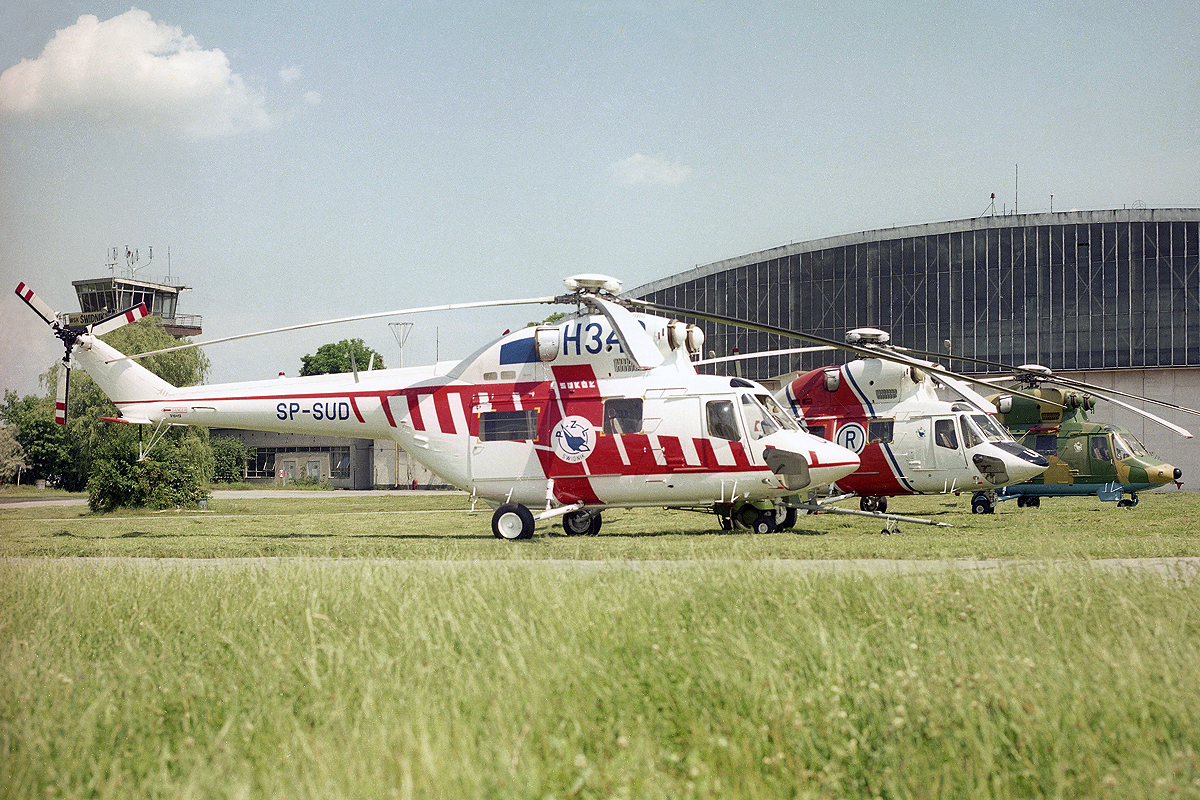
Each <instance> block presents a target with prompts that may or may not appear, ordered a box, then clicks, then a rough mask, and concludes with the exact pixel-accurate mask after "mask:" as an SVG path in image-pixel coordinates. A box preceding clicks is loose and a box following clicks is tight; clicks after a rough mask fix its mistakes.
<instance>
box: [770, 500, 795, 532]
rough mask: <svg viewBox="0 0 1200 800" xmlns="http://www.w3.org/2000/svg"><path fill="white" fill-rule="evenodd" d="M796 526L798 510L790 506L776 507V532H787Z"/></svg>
mask: <svg viewBox="0 0 1200 800" xmlns="http://www.w3.org/2000/svg"><path fill="white" fill-rule="evenodd" d="M795 524H796V509H794V508H789V507H788V506H776V507H775V530H777V531H786V530H788V529H789V528H792V527H794V526H795Z"/></svg>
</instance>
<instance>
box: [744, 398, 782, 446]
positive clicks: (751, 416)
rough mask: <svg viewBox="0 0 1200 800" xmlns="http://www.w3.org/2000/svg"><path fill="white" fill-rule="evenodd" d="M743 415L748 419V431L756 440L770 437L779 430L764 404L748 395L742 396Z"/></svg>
mask: <svg viewBox="0 0 1200 800" xmlns="http://www.w3.org/2000/svg"><path fill="white" fill-rule="evenodd" d="M742 414H743V415H745V419H746V430H748V431H749V432H750V436H751V437H752V438H754V439H761V438H763V437H764V436H770V435H771V434H772V433H775V432H776V431H778V430H779V424H778V423H777V422H776V421H775V419H774V418H773V417H772V416H771V414H770V413H769V412H768V411H767V409H765V408H763V406H762V404H761V403H759V402H757V401H756V400H755V399H754V398H753V397H752V396H750V395H748V394H744V395H742Z"/></svg>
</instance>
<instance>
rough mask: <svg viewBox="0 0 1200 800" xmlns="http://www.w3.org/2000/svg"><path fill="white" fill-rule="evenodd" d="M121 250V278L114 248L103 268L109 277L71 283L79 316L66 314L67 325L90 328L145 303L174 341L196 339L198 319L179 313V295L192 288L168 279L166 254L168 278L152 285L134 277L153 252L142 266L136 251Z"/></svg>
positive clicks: (198, 327)
mask: <svg viewBox="0 0 1200 800" xmlns="http://www.w3.org/2000/svg"><path fill="white" fill-rule="evenodd" d="M124 250H125V266H124V267H123V268H121V269H120V271H121V272H122V275H120V276H118V275H117V274H116V273H117V271H118V260H119V257H120V248H116V247H113V248H111V249H109V251H108V263H107V264H106V265H105V266H107V267H108V270H109V273H110V274H109V276H108V277H104V278H84V279H83V280H78V281H71V285H72V286H74V287H75V293H76V294H77V295H78V296H79V313H77V314H69V315H68V316H67V324H68V325H90V324H91V323H93V322H95V321H97V320H101V319H104V318H105V317H108V316H110V315H112V314H115V313H116V312H118V311H124V310H125V309H127V308H134V307H135V306H137V305H138V304H139V303H145V304H146V308H147V309H149V311H150V313H151V314H153V315H154V316H156V317H159V318H160V319H161V320H162V323H163V328H164V329H166V331H167V333H169V334H171V335H172V336H174V337H175V338H176V339H179V338H182V337H184V336H199V335H200V334H201V333H202V332H203V329H202V323H203V319H202V318H201V316H200V315H199V314H180V313H179V295H181V294H183V293H184V292H190V291H191V290H192V288H191V287H190V286H184V285H183V284H182V283H180V282H178V281H177V280H176V279H173V278H172V277H171V274H170V272H171V267H170V257H169V251H168V259H167V275H166V277H164V278H163V279H162V282H154V281H149V280H144V279H141V278H138V277H137V273H138V271H139V270H141V269H145V268H146V267H149V266H150V264H151V262H152V261H153V260H154V249H153V248H150V250H149V257H148V258H147V259H146V263H145V264H141V257H140V254H139V253H138V251H137V250H132V249H130V248H128V247H126V248H124Z"/></svg>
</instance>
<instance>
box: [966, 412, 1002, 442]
mask: <svg viewBox="0 0 1200 800" xmlns="http://www.w3.org/2000/svg"><path fill="white" fill-rule="evenodd" d="M971 421H972V422H974V423H975V424H976V425H978V426H979V430H981V431H982V432H983V435H984V438H986V439H987V440H988V441H989V442H1007V441H1011V440H1012V436H1010V435H1009V434H1007V433H1005V431H1004V429H1003V428H1001V427H1000V426H999V425H997V424H996V420H994V419H992V418H991V416H990V415H988V414H972V415H971Z"/></svg>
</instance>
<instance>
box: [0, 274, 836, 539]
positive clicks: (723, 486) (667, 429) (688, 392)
mask: <svg viewBox="0 0 1200 800" xmlns="http://www.w3.org/2000/svg"><path fill="white" fill-rule="evenodd" d="M565 285H566V288H567V293H566V294H563V295H558V296H549V297H539V298H531V299H525V300H499V301H480V302H468V303H454V304H447V305H443V306H429V307H424V308H416V309H401V310H398V311H389V312H382V313H376V314H364V315H359V316H355V317H346V318H342V319H340V320H331V321H327V322H323V323H312V324H309V325H295V326H289V327H288V328H280V329H275V330H273V331H262V332H259V333H257V334H243V335H240V336H231V337H225V338H223V339H214V340H210V341H208V342H200V343H194V344H187V345H180V347H179V348H168V349H169V350H174V349H180V348H184V347H192V346H201V345H204V344H215V343H217V342H220V341H228V340H231V339H240V338H247V337H248V336H253V335H260V334H265V333H277V332H282V331H286V330H295V329H298V328H304V327H311V326H312V325H316V324H331V323H334V322H349V321H353V320H362V319H371V318H378V317H384V316H398V315H404V314H412V313H418V312H426V311H449V310H455V309H466V308H481V307H486V306H503V305H520V304H533V303H562V304H567V305H571V306H575V308H576V310H577V313H576V314H575V315H574V316H572V317H570V318H569V319H566V320H564V321H561V322H559V323H558V324H556V325H540V326H537V327H534V328H526V329H523V330H519V331H516V332H514V333H509V334H506V335H504V336H502V337H501V338H499V339H497V340H495V341H493V342H491V343H489V344H487V345H484V346H483V347H482V348H480V349H479V350H478V351H477V352H476V353H475V354H474V355H471V356H469V357H467V358H466V359H464V360H462V361H460V362H457V363H453V364H441V365H438V366H437V367H436V368H433V369H430V368H428V367H409V368H401V369H390V370H369V371H364V372H361V373H359V372H357V371H356V372H354V373H353V374H338V375H320V376H311V377H300V378H273V379H270V380H260V381H250V382H244V383H229V384H215V385H207V386H190V387H180V388H176V387H174V386H171V385H170V384H168V383H166V382H165V381H163V380H161V379H160V378H158V377H157V376H155V375H154V374H152V373H151V372H149V371H148V370H146V369H144V368H143V367H141V366H140V365H138V364H137V363H136V360H135V359H136V357H137V356H127V355H125V354H122V353H119V352H117V351H116V350H115V349H113V348H112V347H110V346H109V345H107V344H105V343H104V342H103V341H101V340H100V339H99V338H98V333H99V332H100V331H101V330H107V329H111V328H112V327H115V326H118V325H121V324H125V322H131V321H134V319H133V317H134V316H136V315H139V314H141V315H144V310H142V311H140V312H130V313H128V314H125V315H117V316H115V317H113V318H110V319H109V320H105V321H103V322H100V323H96V324H95V325H94V326H91V327H87V328H75V327H71V326H68V325H65V324H63V322H62V321H61V320H60V318H59V316H58V315H57V314H56V313H55V312H54V311H53V310H52V309H51V308H50V307H49V306H48V305H47V304H46V303H45V302H44V301H42V300H41V299H40V298H38V297H37V296H36V295H35V294H34V293H33V292H32V291H31V290H29V289H28V287H26V286H25V285H24V284H21V285H19V286H18V287H17V295H18V296H20V297H21V299H22V300H24V301H25V302H26V303H27V304H28V305H29V306H30V307H31V308H33V310H34V311H35V312H37V313H38V314H39V315H40V316H41V317H42V318H43V319H44V320H45V321H46V322H47V323H48V324H49V325H50V326H51V328H52V329H53V331H54V334H55V335H56V336H57V337H58V338H59V339H61V340H62V342H63V344H64V347H65V356H64V358H63V361H62V366H61V367H60V381H59V387H60V388H59V402H60V405H61V407H62V408H63V409H65V407H66V391H67V386H68V382H69V376H70V368H71V367H72V366H79V367H82V368H83V369H85V370H86V371H87V372H88V374H90V375H91V376H92V378H93V379H94V380H95V381H96V383H97V384H98V385H99V386H100V388H101V389H102V390H103V391H104V393H105V394H106V395H108V397H109V398H110V399H111V400H112V401H113V403H114V404H115V405H116V407H117V409H118V410H119V412H120V415H119V417H116V418H114V419H113V421H115V422H123V423H133V424H140V425H147V426H150V427H151V428H152V430H153V435H152V437H151V444H150V446H153V443H154V441H155V436H159V435H161V434H162V433H163V432H165V430H166V428H167V427H168V426H172V425H205V426H213V427H223V428H239V429H248V430H263V431H280V432H290V433H304V434H320V435H329V436H349V437H358V438H368V439H380V438H388V439H393V440H395V441H396V442H398V443H399V444H400V446H401V447H403V448H404V449H405V450H406V451H408V453H410V454H411V456H412V457H413V458H414V459H415V460H417V461H418V462H420V463H421V464H423V465H424V466H426V467H427V468H429V469H430V470H431V471H433V472H434V473H436V474H438V475H439V476H441V477H442V478H444V479H445V480H447V481H448V482H450V483H451V484H454V485H455V486H458V487H460V488H462V489H464V490H467V491H469V492H471V494H472V495H473V496H474V497H476V498H479V499H482V500H484V501H485V502H487V503H488V504H490V505H492V506H493V507H494V508H495V512H494V513H493V516H492V532H493V534H494V535H495V536H496V537H498V538H502V539H525V538H529V537H530V536H532V535H533V531H534V526H535V523H536V522H537V521H541V520H548V519H553V518H555V517H562V521H563V526H564V528H565V529H566V531H567V532H568V533H573V534H595V533H597V532H598V531H599V530H600V514H601V512H602V511H603V510H604V509H606V508H620V507H633V506H666V507H685V508H695V507H709V508H713V509H716V510H717V511H718V512H719V513H720V514H722V515H723V516H724V517H726V518H732V517H737V518H739V519H745V518H746V517H747V516H750V517H752V519H750V523H751V524H750V527H751V528H752V529H753V530H755V531H757V532H763V533H765V532H769V531H771V530H774V529H775V528H776V526H777V525H780V524H782V525H786V524H787V523H788V522H789V521H791V520H794V519H795V516H794V512H792V513H791V515H790V516H789V514H788V511H787V509H786V508H785V507H784V506H783V505H782V504H781V503H779V501H780V500H781V499H782V498H784V497H787V496H791V495H794V494H796V493H797V492H798V491H800V490H804V489H808V488H811V487H817V486H822V485H826V484H830V483H833V482H835V481H837V480H839V479H841V478H844V477H845V476H847V475H849V474H850V473H852V472H853V471H854V470H855V469H857V468H858V465H859V459H858V456H857V455H856V454H855V453H853V452H851V451H850V450H847V449H845V448H843V447H840V446H838V445H836V444H834V443H832V442H829V441H826V440H824V439H821V438H819V437H816V436H813V435H811V434H809V433H806V432H804V431H803V430H801V429H800V428H799V426H797V425H796V423H795V422H794V421H793V420H792V419H791V418H790V417H789V416H788V415H787V414H786V413H784V412H782V410H781V409H779V407H778V406H777V404H776V403H775V402H774V400H773V399H772V397H771V395H770V393H769V392H767V390H766V389H764V388H763V387H762V386H759V385H758V384H755V383H752V382H750V381H745V380H741V379H732V380H731V379H729V378H719V377H715V376H708V375H699V374H697V372H696V370H695V369H694V368H693V366H692V363H691V353H693V352H697V351H698V350H699V349H700V345H701V343H702V341H703V333H702V331H701V330H700V329H699V328H697V327H695V326H687V325H685V324H683V323H681V322H678V321H673V320H669V319H664V318H662V317H657V316H651V315H648V314H643V313H637V314H634V313H632V312H631V311H629V310H628V309H627V308H626V306H625V305H624V303H625V302H626V301H624V300H622V298H620V297H618V296H617V291H618V290H619V288H620V282H619V281H616V280H615V279H612V278H609V277H607V276H603V275H577V276H575V277H572V278H568V279H567V280H566V281H565ZM156 352H164V351H156ZM138 355H149V354H138Z"/></svg>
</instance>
